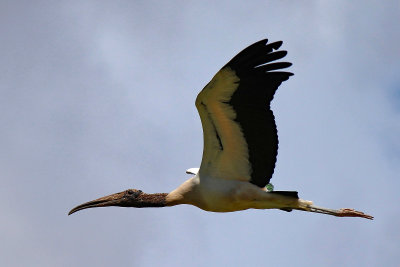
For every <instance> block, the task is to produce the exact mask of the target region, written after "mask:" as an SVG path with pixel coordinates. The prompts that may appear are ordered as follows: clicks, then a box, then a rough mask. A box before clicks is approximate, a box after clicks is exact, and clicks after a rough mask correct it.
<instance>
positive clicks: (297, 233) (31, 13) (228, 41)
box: [0, 1, 400, 267]
mask: <svg viewBox="0 0 400 267" xmlns="http://www.w3.org/2000/svg"><path fill="white" fill-rule="evenodd" d="M399 17H400V4H399V2H398V1H295V2H293V1H218V2H215V1H201V2H200V1H2V2H1V4H0V38H1V40H0V51H1V53H0V123H1V131H0V182H1V186H0V211H1V220H0V240H1V242H0V265H1V266H10V267H13V266H78V267H79V266H118V265H124V266H195V267H197V266H228V265H229V266H398V264H399V263H398V255H399V253H400V231H399V225H400V207H399V205H398V203H399V196H398V193H397V191H398V190H399V188H400V180H399V173H400V164H399V161H400V139H399V136H400V78H399V70H400V48H399V47H400V26H399V25H400V24H399V21H398V19H399ZM263 38H269V40H270V41H278V40H282V41H283V42H284V43H283V45H282V48H283V49H285V50H287V51H288V55H287V57H286V61H290V62H292V63H293V66H292V67H291V68H290V69H289V70H290V71H291V72H293V73H295V75H294V76H292V77H291V78H290V79H289V80H288V81H287V82H284V83H283V84H282V85H281V86H280V87H279V89H278V91H277V93H276V95H275V98H274V100H273V103H272V108H273V110H274V114H275V117H276V121H277V126H278V134H279V140H280V142H279V154H278V161H277V165H276V169H275V173H274V176H273V178H272V180H271V182H272V183H273V184H274V186H275V190H297V191H298V192H299V196H300V197H301V198H303V199H307V200H312V201H314V204H316V205H319V206H323V207H329V208H355V209H357V210H361V211H364V212H366V213H368V214H371V215H373V216H375V220H374V221H369V220H365V219H360V218H336V217H332V216H326V215H321V214H311V213H305V212H299V211H294V212H291V213H288V212H282V211H279V210H247V211H241V212H234V213H210V212H205V211H202V210H200V209H198V208H196V207H192V206H186V205H182V206H176V207H170V208H160V209H158V208H153V209H134V208H100V209H90V210H85V211H81V212H78V213H76V214H73V215H72V216H67V213H68V211H69V210H70V209H71V208H73V207H74V206H76V205H78V204H81V203H83V202H86V201H89V200H92V199H95V198H98V197H101V196H104V195H108V194H111V193H115V192H120V191H123V190H125V189H128V188H136V189H141V190H143V191H144V192H148V193H153V192H169V191H171V190H173V189H174V188H175V187H177V186H178V185H180V184H181V183H182V182H183V181H185V180H186V179H188V178H189V177H190V176H188V175H186V174H185V170H186V169H187V168H191V167H198V166H200V161H201V155H202V146H203V144H202V130H201V124H200V119H199V117H198V114H197V111H196V108H195V106H194V100H195V98H196V96H197V94H198V92H199V91H200V90H201V89H202V88H203V87H204V86H205V85H206V84H207V83H208V81H209V80H210V79H211V78H212V77H213V75H214V74H215V73H216V72H217V71H218V70H219V68H221V67H222V66H223V65H225V64H226V62H227V61H228V60H230V59H231V58H232V57H233V56H234V55H236V54H237V53H238V52H239V51H240V50H242V49H243V48H245V47H246V46H248V45H250V44H252V43H254V42H256V41H258V40H261V39H263Z"/></svg>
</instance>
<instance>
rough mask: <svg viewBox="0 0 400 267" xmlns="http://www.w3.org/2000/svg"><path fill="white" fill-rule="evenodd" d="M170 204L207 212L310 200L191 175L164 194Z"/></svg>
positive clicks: (300, 203)
mask: <svg viewBox="0 0 400 267" xmlns="http://www.w3.org/2000/svg"><path fill="white" fill-rule="evenodd" d="M167 203H168V205H169V206H174V205H178V204H190V205H194V206H197V207H199V208H200V209H203V210H206V211H214V212H231V211H238V210H245V209H271V208H275V209H276V208H306V207H307V206H308V205H311V204H312V202H311V201H305V200H301V199H296V198H293V197H287V196H283V195H279V194H274V193H270V192H267V191H265V190H263V189H261V188H259V187H258V186H255V185H253V184H251V183H249V182H244V181H238V180H225V179H215V178H210V177H207V176H205V177H203V176H202V177H201V179H200V176H199V174H197V175H196V176H194V177H192V178H190V179H189V180H187V181H186V182H184V183H183V184H182V185H180V186H179V187H178V188H177V189H175V190H174V191H172V192H171V193H169V194H168V196H167Z"/></svg>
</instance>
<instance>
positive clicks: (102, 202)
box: [68, 192, 124, 215]
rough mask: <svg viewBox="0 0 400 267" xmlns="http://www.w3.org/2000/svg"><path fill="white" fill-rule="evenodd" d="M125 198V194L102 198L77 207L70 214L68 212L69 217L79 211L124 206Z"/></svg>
mask: <svg viewBox="0 0 400 267" xmlns="http://www.w3.org/2000/svg"><path fill="white" fill-rule="evenodd" d="M123 197H124V192H120V193H115V194H112V195H108V196H105V197H101V198H98V199H95V200H92V201H89V202H86V203H83V204H81V205H79V206H76V207H75V208H73V209H72V210H70V212H68V215H71V214H72V213H75V212H77V211H79V210H84V209H90V208H98V207H109V206H122V202H123Z"/></svg>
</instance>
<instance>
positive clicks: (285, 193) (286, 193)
mask: <svg viewBox="0 0 400 267" xmlns="http://www.w3.org/2000/svg"><path fill="white" fill-rule="evenodd" d="M269 193H272V194H277V195H282V196H286V197H294V198H299V195H298V193H297V191H272V192H269ZM280 210H283V211H287V212H291V211H292V209H290V208H283V209H280Z"/></svg>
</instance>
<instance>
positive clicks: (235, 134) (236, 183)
mask: <svg viewBox="0 0 400 267" xmlns="http://www.w3.org/2000/svg"><path fill="white" fill-rule="evenodd" d="M281 45H282V41H279V42H274V43H269V44H268V40H267V39H265V40H261V41H259V42H256V43H254V44H253V45H250V46H249V47H247V48H246V49H244V50H243V51H241V52H240V53H239V54H238V55H236V56H235V57H234V58H233V59H232V60H231V61H229V62H228V63H227V64H226V65H225V66H224V67H223V68H222V69H221V70H220V71H218V72H217V74H216V75H215V76H214V77H213V79H212V80H211V81H210V82H209V83H208V84H207V85H206V86H205V87H204V89H203V90H202V91H201V92H200V93H199V95H198V96H197V99H196V107H197V110H198V112H199V114H200V119H201V123H202V125H203V134H204V150H203V158H202V161H201V166H200V169H197V168H196V169H195V168H193V169H189V170H188V171H187V172H188V173H191V174H193V175H194V177H192V178H190V179H189V180H187V181H186V182H184V183H183V184H182V185H180V186H179V187H178V188H176V189H175V190H173V191H172V192H170V193H156V194H146V193H144V192H142V191H141V190H136V189H128V190H125V191H123V192H120V193H115V194H112V195H109V196H105V197H102V198H98V199H96V200H93V201H89V202H87V203H84V204H81V205H79V206H77V207H75V208H73V209H72V210H71V211H70V212H69V214H68V215H70V214H72V213H74V212H77V211H79V210H82V209H87V208H96V207H106V206H119V207H136V208H144V207H166V206H175V205H179V204H189V205H194V206H197V207H199V208H200V209H203V210H206V211H213V212H231V211H239V210H246V209H281V210H284V211H292V210H293V209H295V210H301V211H309V212H317V213H323V214H328V215H333V216H338V217H361V218H366V219H373V217H372V216H370V215H367V214H364V213H363V212H360V211H356V210H353V209H339V210H334V209H327V208H322V207H317V206H315V205H313V203H312V201H307V200H303V199H299V197H298V195H297V192H295V191H271V190H267V189H266V185H267V184H268V183H269V181H270V179H271V177H272V174H273V172H274V167H275V162H276V157H277V153H278V135H277V129H276V125H275V119H274V115H273V113H272V111H271V109H270V103H271V100H272V99H273V96H274V93H275V91H276V89H277V88H278V86H279V85H280V84H281V83H282V82H283V81H286V80H288V79H289V77H290V76H291V75H293V73H290V72H286V71H282V69H284V68H287V67H289V66H291V65H292V64H291V63H288V62H275V63H272V62H274V61H276V60H279V59H282V58H283V57H285V55H286V54H287V52H286V51H283V50H278V49H279V48H280V46H281Z"/></svg>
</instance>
